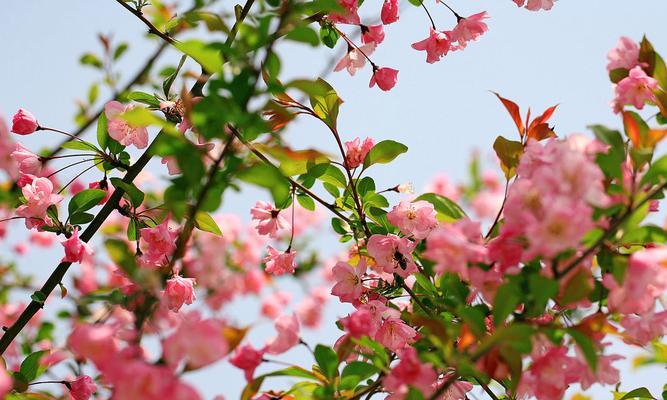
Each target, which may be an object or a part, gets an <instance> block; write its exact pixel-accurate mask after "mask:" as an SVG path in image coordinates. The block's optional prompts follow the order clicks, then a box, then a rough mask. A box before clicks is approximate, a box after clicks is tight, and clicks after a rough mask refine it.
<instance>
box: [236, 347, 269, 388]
mask: <svg viewBox="0 0 667 400" xmlns="http://www.w3.org/2000/svg"><path fill="white" fill-rule="evenodd" d="M264 351H265V350H264V349H260V350H255V349H254V348H253V347H252V346H251V345H249V344H244V345H242V346H239V347H238V348H237V349H236V351H235V352H234V354H233V355H232V356H231V357H229V363H230V364H232V365H233V366H235V367H236V368H239V369H242V370H243V373H244V375H245V379H246V381H248V382H252V376H253V375H254V374H255V369H257V367H258V366H259V365H260V364H261V363H262V360H263V358H264Z"/></svg>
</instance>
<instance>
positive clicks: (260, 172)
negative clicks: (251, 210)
mask: <svg viewBox="0 0 667 400" xmlns="http://www.w3.org/2000/svg"><path fill="white" fill-rule="evenodd" d="M237 176H238V178H239V179H241V180H242V181H244V182H248V183H252V184H254V185H257V186H261V187H263V188H266V189H269V191H270V192H271V195H272V196H273V201H274V203H275V205H276V207H281V206H282V205H284V204H285V203H286V202H287V200H288V199H289V197H290V183H289V181H288V180H287V178H285V176H284V175H283V174H282V173H281V172H280V171H279V170H278V169H277V168H275V167H273V166H271V165H267V164H256V165H253V166H252V167H250V168H246V169H244V170H242V171H240V172H239V173H238V175H237Z"/></svg>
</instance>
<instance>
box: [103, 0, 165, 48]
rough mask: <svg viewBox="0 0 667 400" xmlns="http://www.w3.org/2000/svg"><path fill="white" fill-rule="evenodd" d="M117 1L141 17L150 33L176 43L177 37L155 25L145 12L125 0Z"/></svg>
mask: <svg viewBox="0 0 667 400" xmlns="http://www.w3.org/2000/svg"><path fill="white" fill-rule="evenodd" d="M116 2H117V3H118V4H120V5H121V6H123V8H125V9H126V10H128V11H129V12H131V13H132V14H134V16H136V17H137V18H139V20H140V21H141V22H143V23H144V25H146V26H147V27H148V33H152V34H153V35H156V36H159V37H160V38H161V39H162V40H164V41H165V42H167V43H169V44H171V45H174V44H176V39H174V38H172V37H171V36H169V35H168V34H167V33H165V32H162V31H161V30H159V29H158V28H157V27H156V26H155V25H153V23H152V22H151V21H149V20H148V19H147V18H146V17H144V14H143V13H142V12H141V11H139V10H136V9H134V8H132V7H131V6H130V5H129V4H127V3H126V2H124V1H123V0H116Z"/></svg>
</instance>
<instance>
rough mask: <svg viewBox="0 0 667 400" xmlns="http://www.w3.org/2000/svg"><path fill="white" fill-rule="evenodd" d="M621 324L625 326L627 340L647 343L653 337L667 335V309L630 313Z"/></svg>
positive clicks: (625, 338) (641, 343) (642, 343)
mask: <svg viewBox="0 0 667 400" xmlns="http://www.w3.org/2000/svg"><path fill="white" fill-rule="evenodd" d="M621 326H623V328H625V331H624V332H623V333H624V340H625V341H627V342H630V343H639V344H640V345H646V344H648V343H649V342H650V341H651V340H653V339H656V338H659V337H661V336H665V335H667V311H660V312H654V311H650V312H648V313H646V314H642V315H634V314H629V315H626V316H625V317H623V319H622V320H621Z"/></svg>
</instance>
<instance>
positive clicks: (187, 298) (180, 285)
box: [164, 275, 197, 312]
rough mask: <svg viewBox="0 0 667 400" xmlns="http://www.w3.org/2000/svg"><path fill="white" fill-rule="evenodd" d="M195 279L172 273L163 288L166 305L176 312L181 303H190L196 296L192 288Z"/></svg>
mask: <svg viewBox="0 0 667 400" xmlns="http://www.w3.org/2000/svg"><path fill="white" fill-rule="evenodd" d="M194 284H195V280H194V279H192V278H183V277H181V276H180V275H174V276H173V277H172V278H171V279H169V280H167V284H166V287H165V289H164V296H165V298H166V300H167V307H168V308H169V309H170V310H171V311H174V312H178V311H179V310H180V309H181V307H182V306H183V304H188V305H190V304H192V302H193V301H195V299H196V298H197V296H195V289H194Z"/></svg>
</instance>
